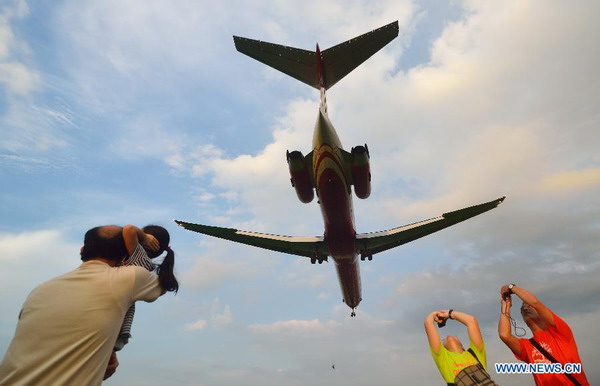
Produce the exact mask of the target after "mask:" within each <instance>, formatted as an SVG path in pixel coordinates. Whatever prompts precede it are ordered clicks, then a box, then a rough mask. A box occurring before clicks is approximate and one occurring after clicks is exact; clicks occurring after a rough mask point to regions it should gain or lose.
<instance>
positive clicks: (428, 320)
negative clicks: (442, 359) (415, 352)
mask: <svg viewBox="0 0 600 386" xmlns="http://www.w3.org/2000/svg"><path fill="white" fill-rule="evenodd" d="M436 313H437V312H432V313H431V314H429V315H427V316H426V317H425V333H426V334H427V340H428V341H429V346H431V348H432V349H433V351H434V352H436V353H438V352H439V351H440V347H441V341H440V335H439V333H438V330H437V327H436V326H435V324H434V323H435V315H436Z"/></svg>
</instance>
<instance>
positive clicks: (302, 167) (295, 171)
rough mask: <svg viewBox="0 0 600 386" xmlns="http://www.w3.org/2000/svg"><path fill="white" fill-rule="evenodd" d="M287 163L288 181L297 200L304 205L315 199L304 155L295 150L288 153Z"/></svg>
mask: <svg viewBox="0 0 600 386" xmlns="http://www.w3.org/2000/svg"><path fill="white" fill-rule="evenodd" d="M287 162H288V166H289V168H290V176H291V178H290V181H291V182H292V186H293V187H294V189H295V190H296V194H297V195H298V199H299V200H300V201H302V202H303V203H305V204H307V203H309V202H311V201H312V200H313V198H314V197H315V189H314V186H313V182H312V178H311V176H310V171H309V170H308V167H307V165H306V160H305V159H304V155H302V153H301V152H299V151H297V150H295V151H293V152H291V153H290V152H289V151H288V152H287Z"/></svg>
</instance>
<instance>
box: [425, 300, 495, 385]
mask: <svg viewBox="0 0 600 386" xmlns="http://www.w3.org/2000/svg"><path fill="white" fill-rule="evenodd" d="M448 320H456V321H457V322H459V323H462V324H464V325H465V326H466V327H467V334H468V335H469V349H467V350H465V348H464V346H463V344H462V342H461V341H460V339H458V338H457V337H456V336H454V335H447V336H446V337H445V338H444V339H443V340H442V339H440V334H439V332H438V327H443V326H444V325H445V324H446V321H448ZM436 324H437V326H436ZM425 332H426V334H427V339H428V341H429V348H430V351H431V355H432V357H433V360H434V362H435V364H436V365H437V368H438V369H439V371H440V374H441V375H442V377H443V378H444V381H446V383H447V384H452V385H454V384H456V385H495V383H494V382H493V381H492V380H491V379H490V378H489V374H488V373H487V360H486V355H485V345H484V343H483V337H482V336H481V330H480V329H479V323H478V322H477V319H476V318H475V317H474V316H472V315H469V314H467V313H464V312H460V311H454V310H440V311H433V312H432V313H430V314H429V315H427V317H425Z"/></svg>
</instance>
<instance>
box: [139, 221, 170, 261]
mask: <svg viewBox="0 0 600 386" xmlns="http://www.w3.org/2000/svg"><path fill="white" fill-rule="evenodd" d="M142 230H143V231H144V233H147V234H149V235H152V236H154V237H155V238H156V240H158V245H159V247H158V249H157V250H156V251H149V250H146V252H147V253H148V257H149V258H151V259H154V258H156V257H158V256H160V255H162V254H163V252H164V251H165V250H166V249H167V247H168V246H169V243H170V242H171V236H170V235H169V232H168V231H167V230H166V229H165V228H163V227H161V226H160V225H146V226H145V227H144V228H143V229H142Z"/></svg>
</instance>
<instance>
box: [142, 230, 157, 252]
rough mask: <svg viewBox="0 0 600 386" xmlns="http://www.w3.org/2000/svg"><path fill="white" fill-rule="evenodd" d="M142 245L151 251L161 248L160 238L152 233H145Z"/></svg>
mask: <svg viewBox="0 0 600 386" xmlns="http://www.w3.org/2000/svg"><path fill="white" fill-rule="evenodd" d="M142 247H144V249H149V250H151V251H158V248H160V244H159V243H158V240H157V239H156V237H154V236H152V235H151V234H148V233H144V240H142Z"/></svg>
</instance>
